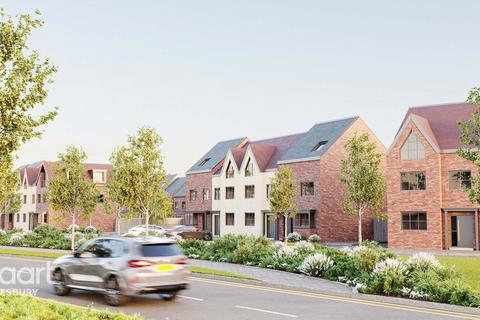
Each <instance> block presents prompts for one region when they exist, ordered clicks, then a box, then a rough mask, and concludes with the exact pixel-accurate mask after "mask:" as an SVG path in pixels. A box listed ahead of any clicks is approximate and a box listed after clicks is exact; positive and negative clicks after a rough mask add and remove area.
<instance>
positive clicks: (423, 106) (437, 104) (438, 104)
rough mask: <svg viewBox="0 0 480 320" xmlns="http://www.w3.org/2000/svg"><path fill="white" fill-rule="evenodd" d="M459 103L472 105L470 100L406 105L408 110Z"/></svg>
mask: <svg viewBox="0 0 480 320" xmlns="http://www.w3.org/2000/svg"><path fill="white" fill-rule="evenodd" d="M459 104H470V105H474V104H473V103H470V102H466V101H459V102H445V103H436V104H426V105H418V106H411V107H408V109H409V110H412V109H423V108H433V107H448V106H454V105H459Z"/></svg>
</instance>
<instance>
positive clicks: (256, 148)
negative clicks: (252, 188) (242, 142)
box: [250, 143, 277, 171]
mask: <svg viewBox="0 0 480 320" xmlns="http://www.w3.org/2000/svg"><path fill="white" fill-rule="evenodd" d="M250 148H251V149H252V153H253V155H254V156H255V160H257V164H258V167H259V168H260V171H265V168H266V167H267V165H268V163H269V162H270V159H271V158H272V156H273V154H274V153H275V150H277V147H276V146H271V145H266V144H257V143H252V144H251V145H250Z"/></svg>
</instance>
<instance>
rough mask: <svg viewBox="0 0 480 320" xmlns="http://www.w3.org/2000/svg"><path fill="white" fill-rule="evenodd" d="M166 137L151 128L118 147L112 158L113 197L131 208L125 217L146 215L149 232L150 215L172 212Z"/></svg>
mask: <svg viewBox="0 0 480 320" xmlns="http://www.w3.org/2000/svg"><path fill="white" fill-rule="evenodd" d="M162 143H163V140H162V138H161V137H160V136H159V134H158V133H157V132H156V131H155V129H153V128H150V127H142V128H140V129H138V132H137V135H135V136H129V137H128V146H122V147H119V148H117V149H116V150H115V151H114V152H113V153H112V156H111V157H110V162H111V164H112V174H111V177H110V180H109V182H108V184H107V188H108V191H109V192H108V194H109V197H110V199H111V200H112V201H113V202H114V203H116V204H117V206H118V207H119V208H125V209H126V210H127V212H126V214H125V215H123V216H124V217H135V216H139V215H144V216H145V221H146V222H145V224H146V232H147V235H148V225H149V221H150V218H151V217H152V216H153V217H156V218H164V217H168V216H170V215H171V214H172V202H171V199H170V196H169V195H168V193H167V192H166V191H165V187H164V186H163V185H164V181H165V179H166V177H167V174H166V173H165V169H164V164H163V157H162V152H161V149H160V146H161V144H162Z"/></svg>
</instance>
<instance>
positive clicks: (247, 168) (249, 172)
mask: <svg viewBox="0 0 480 320" xmlns="http://www.w3.org/2000/svg"><path fill="white" fill-rule="evenodd" d="M251 176H253V161H252V159H251V158H248V161H247V165H246V166H245V177H251Z"/></svg>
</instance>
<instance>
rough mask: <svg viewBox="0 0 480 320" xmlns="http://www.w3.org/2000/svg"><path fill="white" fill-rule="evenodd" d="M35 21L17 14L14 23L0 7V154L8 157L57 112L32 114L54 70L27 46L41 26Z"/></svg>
mask: <svg viewBox="0 0 480 320" xmlns="http://www.w3.org/2000/svg"><path fill="white" fill-rule="evenodd" d="M36 14H37V16H38V17H37V18H32V17H31V16H30V15H28V14H21V15H19V16H18V19H17V20H14V19H13V18H12V17H11V16H8V15H5V13H4V11H3V9H1V8H0V83H1V85H0V115H1V116H0V152H1V156H5V155H11V154H12V153H13V152H14V151H16V150H18V148H19V147H20V144H21V143H25V142H27V141H28V140H30V139H32V138H34V137H39V136H40V135H41V131H39V128H40V127H41V126H43V125H45V124H47V123H48V122H50V121H51V120H53V119H54V118H55V116H56V115H57V111H56V110H54V111H50V112H46V113H44V114H39V113H38V111H35V116H34V115H33V114H32V111H33V110H34V109H35V108H36V107H37V106H39V105H42V104H43V103H44V102H45V99H46V98H47V95H48V92H47V90H46V86H47V84H49V83H51V82H52V75H53V74H54V73H55V72H56V71H57V69H56V67H54V66H51V65H50V62H49V60H48V59H40V56H39V54H38V53H37V52H36V51H33V50H31V49H30V48H29V47H28V43H27V42H28V38H29V36H30V34H31V32H32V30H33V29H37V28H39V27H41V26H42V25H43V20H41V19H40V18H39V17H40V13H39V12H38V11H37V12H36Z"/></svg>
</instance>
